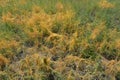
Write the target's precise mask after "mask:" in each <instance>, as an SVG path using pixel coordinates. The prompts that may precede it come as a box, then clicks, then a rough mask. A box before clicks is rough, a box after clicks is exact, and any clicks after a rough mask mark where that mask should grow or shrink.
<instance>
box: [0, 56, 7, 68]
mask: <svg viewBox="0 0 120 80" xmlns="http://www.w3.org/2000/svg"><path fill="white" fill-rule="evenodd" d="M8 63H9V60H8V59H7V58H5V57H4V56H2V55H0V68H1V67H2V66H4V65H6V64H8Z"/></svg>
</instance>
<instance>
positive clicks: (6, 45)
mask: <svg viewBox="0 0 120 80" xmlns="http://www.w3.org/2000/svg"><path fill="white" fill-rule="evenodd" d="M18 45H19V44H18V43H17V42H16V41H14V40H13V41H6V40H0V49H5V48H12V47H17V46H18Z"/></svg>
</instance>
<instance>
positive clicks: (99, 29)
mask: <svg viewBox="0 0 120 80" xmlns="http://www.w3.org/2000/svg"><path fill="white" fill-rule="evenodd" d="M104 28H105V23H104V22H102V23H101V24H100V25H99V26H97V27H96V28H94V30H93V31H92V34H91V36H90V38H91V39H93V40H94V39H95V38H96V37H97V36H98V35H99V34H100V32H101V31H102V30H103V29H104Z"/></svg>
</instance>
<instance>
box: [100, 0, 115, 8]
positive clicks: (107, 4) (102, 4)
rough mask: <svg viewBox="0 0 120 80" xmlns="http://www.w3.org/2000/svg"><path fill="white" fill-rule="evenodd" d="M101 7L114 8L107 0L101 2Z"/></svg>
mask: <svg viewBox="0 0 120 80" xmlns="http://www.w3.org/2000/svg"><path fill="white" fill-rule="evenodd" d="M99 6H100V7H101V8H113V7H114V4H112V3H110V2H108V1H107V0H101V1H100V2H99Z"/></svg>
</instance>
